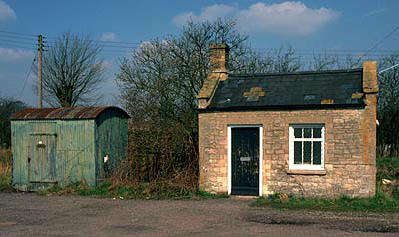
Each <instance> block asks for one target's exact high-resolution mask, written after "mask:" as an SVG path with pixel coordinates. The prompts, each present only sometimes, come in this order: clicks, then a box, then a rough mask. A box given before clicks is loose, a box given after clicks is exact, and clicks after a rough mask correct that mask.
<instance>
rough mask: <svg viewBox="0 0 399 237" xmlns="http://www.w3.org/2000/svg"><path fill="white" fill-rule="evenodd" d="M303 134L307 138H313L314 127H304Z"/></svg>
mask: <svg viewBox="0 0 399 237" xmlns="http://www.w3.org/2000/svg"><path fill="white" fill-rule="evenodd" d="M303 136H304V137H305V138H311V137H312V129H311V128H304V129H303Z"/></svg>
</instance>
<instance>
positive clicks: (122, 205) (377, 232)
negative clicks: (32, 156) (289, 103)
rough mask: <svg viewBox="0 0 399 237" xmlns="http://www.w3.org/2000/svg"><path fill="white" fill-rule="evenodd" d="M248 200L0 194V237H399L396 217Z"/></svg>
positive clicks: (396, 215)
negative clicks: (271, 205) (289, 207)
mask: <svg viewBox="0 0 399 237" xmlns="http://www.w3.org/2000/svg"><path fill="white" fill-rule="evenodd" d="M251 202H253V200H248V199H240V198H230V199H217V200H200V201H198V200H181V201H173V200H164V201H145V200H139V201H137V200H119V199H117V200H113V199H110V198H107V199H105V198H92V197H78V196H39V195H36V194H32V193H0V236H7V237H12V236H59V237H61V236H96V237H100V236H279V237H280V236H317V237H320V236H399V213H395V214H364V213H363V214H359V213H357V214H356V213H325V212H316V211H289V210H278V209H272V208H256V207H250V206H249V204H250V203H251Z"/></svg>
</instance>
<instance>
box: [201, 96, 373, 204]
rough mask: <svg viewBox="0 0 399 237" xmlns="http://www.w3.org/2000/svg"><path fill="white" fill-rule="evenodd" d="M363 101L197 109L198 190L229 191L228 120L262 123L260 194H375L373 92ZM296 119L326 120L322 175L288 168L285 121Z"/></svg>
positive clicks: (306, 121)
mask: <svg viewBox="0 0 399 237" xmlns="http://www.w3.org/2000/svg"><path fill="white" fill-rule="evenodd" d="M365 101H366V103H367V104H368V106H366V108H364V109H363V108H362V109H328V110H327V109H326V110H300V111H252V112H208V113H200V114H199V149H200V159H199V160H200V164H199V165H200V180H199V185H200V189H202V190H206V191H209V192H212V193H227V190H228V187H227V185H228V184H227V175H228V174H227V166H228V164H227V163H228V158H227V146H228V145H227V143H228V141H227V128H228V125H250V124H253V125H259V124H261V125H262V127H263V163H262V165H263V170H262V173H263V179H262V180H263V181H262V182H263V186H262V191H263V194H264V195H267V194H273V193H276V192H284V193H287V194H294V195H303V196H328V197H332V196H340V195H348V196H352V197H353V196H361V197H367V196H373V195H374V193H375V174H376V165H375V156H376V155H375V143H376V141H375V139H376V138H375V129H376V128H375V119H376V111H375V110H376V95H374V94H370V95H365ZM298 123H309V124H312V123H313V124H315V123H317V124H320V123H323V124H324V125H325V144H324V148H325V153H324V164H325V173H324V174H291V173H290V172H289V170H288V163H289V125H290V124H298Z"/></svg>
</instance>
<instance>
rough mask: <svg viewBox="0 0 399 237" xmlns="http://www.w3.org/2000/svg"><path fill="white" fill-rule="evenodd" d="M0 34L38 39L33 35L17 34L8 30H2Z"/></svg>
mask: <svg viewBox="0 0 399 237" xmlns="http://www.w3.org/2000/svg"><path fill="white" fill-rule="evenodd" d="M0 33H4V34H9V35H20V36H26V37H33V38H36V37H37V36H36V35H33V34H25V33H17V32H12V31H6V30H0Z"/></svg>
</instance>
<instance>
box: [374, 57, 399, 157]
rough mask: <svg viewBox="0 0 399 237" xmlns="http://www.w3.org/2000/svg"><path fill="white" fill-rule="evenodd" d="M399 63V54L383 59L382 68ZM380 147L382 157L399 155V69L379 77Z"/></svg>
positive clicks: (386, 72) (393, 69)
mask: <svg viewBox="0 0 399 237" xmlns="http://www.w3.org/2000/svg"><path fill="white" fill-rule="evenodd" d="M398 63H399V54H392V55H389V56H385V57H383V58H382V59H381V63H380V65H379V67H380V68H382V69H384V68H389V67H391V66H394V65H396V64H398ZM378 79H379V80H378V81H379V95H378V97H379V98H378V120H379V122H380V126H379V127H378V145H379V152H380V155H388V156H397V155H398V154H399V69H398V68H392V69H391V70H388V71H385V72H384V73H381V74H379V75H378Z"/></svg>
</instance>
